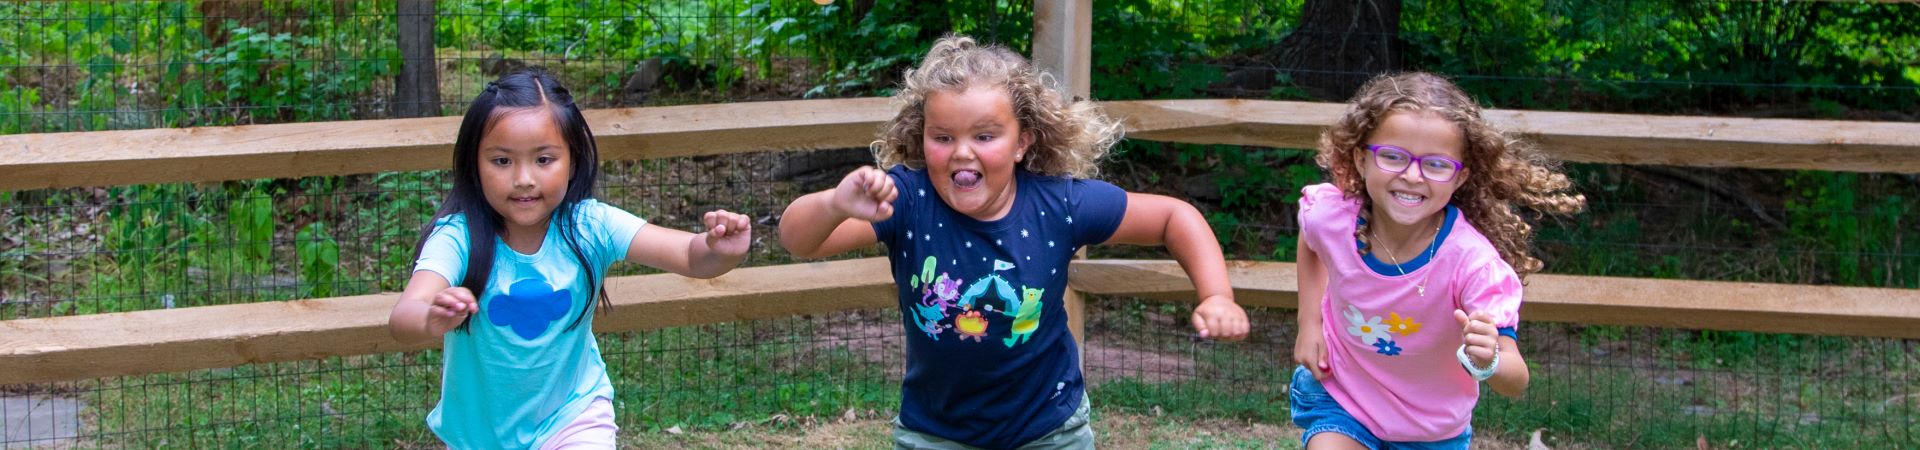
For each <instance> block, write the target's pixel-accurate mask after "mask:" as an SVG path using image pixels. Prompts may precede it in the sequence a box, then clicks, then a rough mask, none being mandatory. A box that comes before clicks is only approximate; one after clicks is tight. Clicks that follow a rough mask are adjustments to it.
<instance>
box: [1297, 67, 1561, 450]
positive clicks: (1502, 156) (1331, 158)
mask: <svg viewBox="0 0 1920 450" xmlns="http://www.w3.org/2000/svg"><path fill="white" fill-rule="evenodd" d="M1317 160H1318V162H1319V163H1320V165H1321V166H1322V167H1325V168H1326V169H1327V170H1328V172H1330V173H1331V175H1332V179H1333V181H1332V182H1331V183H1326V184H1318V185H1313V186H1307V187H1305V188H1304V189H1302V190H1301V192H1302V196H1301V198H1300V213H1299V214H1300V216H1299V217H1300V244H1299V247H1298V248H1299V252H1300V255H1299V259H1298V260H1299V265H1298V266H1297V268H1298V272H1297V273H1298V276H1299V288H1300V328H1299V336H1298V339H1297V340H1295V342H1294V360H1295V362H1298V363H1299V364H1300V365H1301V367H1299V368H1296V369H1295V370H1294V375H1293V381H1292V386H1291V388H1290V389H1289V392H1290V394H1289V395H1290V396H1291V398H1292V409H1293V411H1292V412H1293V421H1294V423H1296V424H1299V425H1300V427H1301V428H1302V429H1304V430H1306V432H1305V433H1304V434H1302V435H1301V442H1302V444H1303V445H1306V446H1307V447H1308V448H1312V449H1324V448H1362V447H1364V448H1383V447H1393V448H1402V447H1404V448H1459V449H1464V448H1467V443H1468V441H1469V440H1471V438H1472V434H1473V433H1472V429H1471V427H1470V426H1469V422H1470V421H1471V419H1472V416H1473V407H1474V405H1475V403H1476V402H1477V400H1478V399H1479V397H1480V385H1479V383H1480V382H1482V381H1484V382H1486V383H1487V385H1488V386H1489V387H1491V388H1492V389H1493V390H1494V391H1495V392H1498V393H1500V394H1501V395H1505V396H1508V397H1518V396H1519V395H1521V394H1522V393H1524V392H1525V391H1526V388H1527V381H1528V373H1527V365H1526V363H1525V361H1523V360H1522V357H1521V355H1520V350H1519V346H1518V345H1516V344H1515V343H1514V336H1515V335H1514V327H1515V326H1516V325H1517V324H1518V323H1519V320H1520V315H1519V313H1520V298H1521V283H1520V280H1521V277H1522V276H1524V275H1525V274H1528V273H1533V272H1536V271H1539V270H1540V267H1541V263H1540V260H1538V259H1535V258H1534V257H1532V256H1529V255H1528V254H1527V252H1528V246H1529V245H1530V243H1531V242H1532V238H1533V228H1532V227H1531V226H1530V225H1528V224H1527V223H1526V221H1525V220H1524V219H1523V217H1522V216H1521V215H1520V213H1519V212H1518V211H1517V209H1518V208H1520V207H1525V208H1527V209H1530V210H1533V211H1536V212H1540V213H1551V214H1571V213H1573V212H1576V211H1578V210H1579V209H1580V208H1582V207H1583V206H1584V205H1585V203H1586V199H1585V198H1584V197H1582V196H1581V195H1579V194H1577V193H1573V192H1571V188H1572V183H1571V182H1569V181H1568V180H1567V177H1566V175H1564V174H1562V173H1560V172H1559V169H1558V167H1556V166H1555V165H1554V164H1553V163H1551V162H1550V161H1548V160H1547V159H1546V158H1545V157H1544V156H1542V155H1541V154H1540V153H1539V152H1538V151H1536V150H1534V149H1533V148H1532V147H1530V146H1528V145H1526V144H1524V143H1522V142H1520V141H1518V140H1515V139H1514V138H1512V137H1509V136H1508V135H1506V134H1504V133H1502V132H1500V131H1499V130H1496V129H1494V128H1493V127H1492V126H1489V125H1488V124H1487V123H1486V120H1485V119H1483V118H1481V116H1480V107H1479V106H1478V105H1476V104H1474V102H1473V99H1471V98H1468V97H1467V95H1466V93H1464V92H1461V91H1460V88H1459V87H1457V86H1454V84H1453V83H1452V82H1450V81H1448V80H1447V79H1445V78H1441V77H1439V76H1436V75H1433V74H1427V73H1406V74H1397V75H1387V76H1381V77H1377V78H1374V79H1373V80H1372V81H1369V82H1368V83H1367V84H1366V85H1365V86H1363V87H1361V88H1360V92H1359V94H1358V95H1356V96H1355V97H1354V100H1353V105H1352V107H1351V108H1350V109H1349V110H1348V111H1347V113H1346V115H1345V116H1343V117H1341V118H1340V120H1339V121H1338V122H1336V123H1335V124H1334V125H1333V126H1332V127H1331V128H1329V129H1328V130H1327V131H1326V132H1325V133H1323V134H1321V136H1320V149H1319V156H1318V159H1317ZM1383 318H1384V320H1383ZM1328 323H1332V324H1333V325H1331V326H1329V325H1327V324H1328ZM1449 325H1455V326H1458V328H1455V327H1454V326H1449ZM1456 330H1457V331H1456Z"/></svg>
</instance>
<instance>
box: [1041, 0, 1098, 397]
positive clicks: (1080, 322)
mask: <svg viewBox="0 0 1920 450" xmlns="http://www.w3.org/2000/svg"><path fill="white" fill-rule="evenodd" d="M1092 60H1093V0H1034V2H1033V64H1034V67H1035V68H1037V69H1040V70H1041V71H1043V72H1046V73H1048V74H1051V75H1053V77H1054V79H1055V80H1056V81H1058V82H1059V83H1060V88H1061V89H1062V90H1064V92H1063V93H1064V94H1066V95H1068V96H1070V97H1072V99H1073V100H1086V99H1087V98H1088V97H1089V95H1088V93H1089V92H1090V90H1091V89H1090V87H1089V86H1090V84H1089V80H1088V77H1089V76H1091V73H1092V71H1091V69H1092V67H1093V63H1092ZM1086 256H1087V251H1086V250H1085V249H1081V250H1080V253H1079V254H1078V255H1075V256H1074V258H1075V259H1080V258H1085V257H1086ZM1069 274H1071V272H1069ZM1069 277H1071V275H1069ZM1060 300H1061V306H1063V307H1065V308H1066V311H1067V329H1069V330H1071V331H1072V332H1073V337H1074V339H1076V340H1078V341H1079V342H1080V344H1081V345H1080V356H1081V358H1080V365H1081V367H1082V368H1085V367H1086V353H1087V351H1086V342H1087V321H1086V317H1087V300H1086V298H1084V297H1082V296H1081V295H1080V293H1079V292H1077V291H1074V290H1073V289H1072V288H1068V289H1067V291H1066V292H1064V293H1062V294H1061V297H1060Z"/></svg>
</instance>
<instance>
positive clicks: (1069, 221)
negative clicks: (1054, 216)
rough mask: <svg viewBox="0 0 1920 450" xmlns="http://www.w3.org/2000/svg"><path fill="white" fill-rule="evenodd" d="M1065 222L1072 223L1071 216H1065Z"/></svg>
mask: <svg viewBox="0 0 1920 450" xmlns="http://www.w3.org/2000/svg"><path fill="white" fill-rule="evenodd" d="M1067 223H1069V224H1071V223H1073V216H1067Z"/></svg>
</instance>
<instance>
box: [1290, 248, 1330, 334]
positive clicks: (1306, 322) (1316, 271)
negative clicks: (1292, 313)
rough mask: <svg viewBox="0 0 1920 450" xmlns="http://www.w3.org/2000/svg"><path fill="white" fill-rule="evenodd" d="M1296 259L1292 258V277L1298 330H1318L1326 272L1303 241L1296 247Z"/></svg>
mask: <svg viewBox="0 0 1920 450" xmlns="http://www.w3.org/2000/svg"><path fill="white" fill-rule="evenodd" d="M1295 248H1297V249H1298V250H1297V252H1298V253H1299V255H1298V257H1296V258H1294V260H1295V263H1294V265H1293V267H1294V274H1295V275H1294V276H1295V278H1294V279H1295V280H1297V281H1298V282H1297V283H1295V284H1296V287H1298V288H1299V298H1298V299H1296V302H1297V303H1298V305H1297V306H1298V307H1299V308H1298V309H1299V313H1300V329H1301V330H1303V331H1305V330H1307V328H1308V327H1312V328H1313V329H1314V330H1318V329H1320V325H1321V323H1320V301H1321V300H1322V298H1323V297H1324V296H1325V295H1326V293H1327V270H1326V266H1324V265H1322V264H1321V263H1320V255H1319V254H1318V253H1315V252H1314V251H1313V249H1310V248H1307V246H1306V242H1305V240H1304V239H1302V240H1301V242H1300V243H1299V245H1296V246H1295Z"/></svg>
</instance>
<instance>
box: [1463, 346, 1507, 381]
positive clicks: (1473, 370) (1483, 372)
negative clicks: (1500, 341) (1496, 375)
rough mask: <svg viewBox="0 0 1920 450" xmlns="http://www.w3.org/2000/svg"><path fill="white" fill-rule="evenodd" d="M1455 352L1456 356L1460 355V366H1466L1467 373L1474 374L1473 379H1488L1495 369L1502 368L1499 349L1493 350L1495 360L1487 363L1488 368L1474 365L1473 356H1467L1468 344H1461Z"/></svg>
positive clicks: (1491, 376)
mask: <svg viewBox="0 0 1920 450" xmlns="http://www.w3.org/2000/svg"><path fill="white" fill-rule="evenodd" d="M1453 354H1454V356H1459V357H1460V367H1465V368H1466V369H1467V374H1468V375H1473V381H1487V379H1488V378H1493V371H1494V370H1498V369H1499V368H1500V352H1499V351H1495V352H1493V362H1491V363H1487V368H1485V369H1481V368H1477V367H1473V358H1468V357H1467V346H1466V344H1461V345H1460V349H1459V350H1456V351H1454V352H1453Z"/></svg>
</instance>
